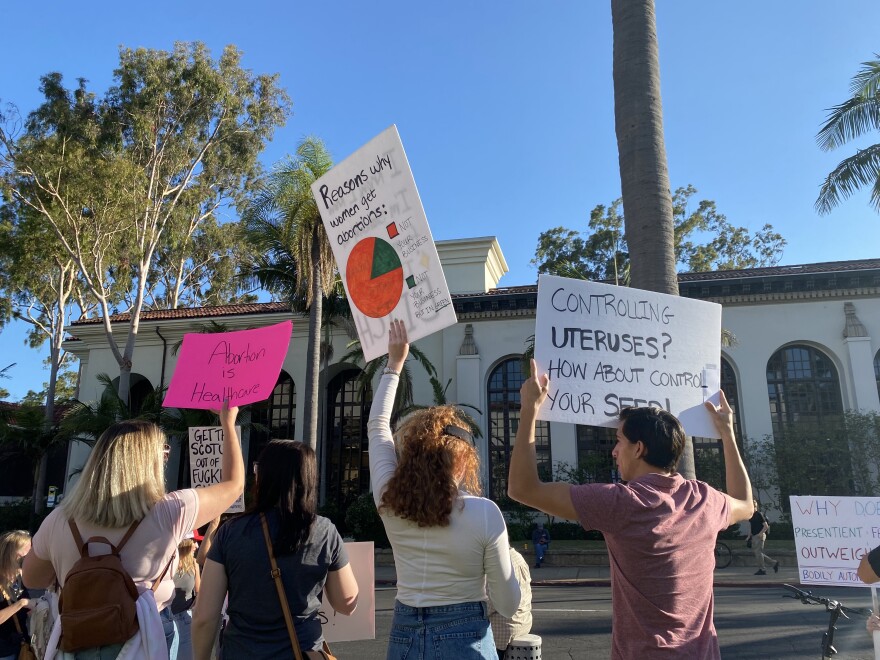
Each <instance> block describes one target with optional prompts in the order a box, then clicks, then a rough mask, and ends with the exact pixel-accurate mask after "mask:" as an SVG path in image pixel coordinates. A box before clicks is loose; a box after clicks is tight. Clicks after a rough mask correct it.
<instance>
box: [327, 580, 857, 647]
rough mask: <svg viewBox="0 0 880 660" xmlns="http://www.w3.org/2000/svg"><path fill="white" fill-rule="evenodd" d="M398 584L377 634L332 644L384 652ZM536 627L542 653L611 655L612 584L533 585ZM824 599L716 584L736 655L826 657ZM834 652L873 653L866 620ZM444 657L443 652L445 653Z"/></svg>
mask: <svg viewBox="0 0 880 660" xmlns="http://www.w3.org/2000/svg"><path fill="white" fill-rule="evenodd" d="M813 592H814V593H815V594H816V595H821V596H825V597H826V598H833V599H837V600H840V601H842V602H843V603H844V604H845V605H847V606H849V607H853V608H864V607H869V606H870V604H871V603H870V592H869V591H868V590H867V589H840V588H838V589H824V588H817V589H814V590H813ZM395 593H396V590H395V589H393V588H386V589H378V590H377V592H376V639H375V640H368V641H359V642H345V643H335V644H333V652H334V653H335V654H336V655H338V656H339V657H340V658H341V660H347V659H348V658H356V659H357V660H374V659H376V660H379V659H384V658H385V648H386V640H387V638H388V630H389V628H390V625H391V615H392V607H393V604H394V596H395ZM532 598H533V600H532V608H533V609H532V617H533V620H534V624H533V626H532V632H533V633H535V634H537V635H540V636H541V637H542V639H543V648H542V657H543V658H547V659H551V660H556V659H557V658H563V659H568V658H573V659H574V658H576V659H581V658H585V659H586V658H608V657H609V656H610V653H611V591H610V589H609V588H608V587H595V586H589V587H584V586H577V587H562V586H560V587H538V586H536V587H533V588H532ZM828 619H829V617H828V613H827V612H826V611H825V609H824V608H823V607H822V606H818V605H804V604H802V603H801V602H800V601H798V600H794V599H791V598H783V590H782V589H777V588H766V587H765V588H733V587H731V588H716V590H715V627H716V628H717V629H718V636H719V639H720V642H721V655H722V657H723V658H730V659H739V658H743V659H751V658H754V659H759V658H760V659H761V660H788V659H791V660H795V659H796V660H804V659H807V660H809V659H810V658H816V659H820V658H821V642H822V634H823V632H825V630H826V628H827V626H828ZM834 646H835V647H836V648H837V650H838V654H837V655H836V656H834V657H835V659H836V660H856V659H859V660H874V650H873V643H872V641H871V638H870V637H869V636H868V633H867V632H866V631H865V620H864V619H863V618H858V619H851V620H847V619H843V618H841V619H840V620H839V621H838V624H837V631H836V633H835V635H834ZM444 660H445V659H444Z"/></svg>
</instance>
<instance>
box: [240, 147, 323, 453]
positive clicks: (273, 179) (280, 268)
mask: <svg viewBox="0 0 880 660" xmlns="http://www.w3.org/2000/svg"><path fill="white" fill-rule="evenodd" d="M332 166H333V161H332V159H331V158H330V154H329V153H328V152H327V149H326V147H325V146H324V143H323V142H321V141H320V140H318V139H317V138H313V137H309V138H306V139H304V140H303V141H302V142H301V143H300V145H299V147H297V150H296V154H295V155H294V156H293V157H291V158H288V159H287V160H286V161H284V162H282V163H280V164H278V165H277V166H276V167H275V169H274V171H273V172H272V173H271V175H270V176H269V177H267V178H266V179H265V180H264V181H262V182H261V184H260V188H259V190H258V191H257V193H256V195H254V197H253V198H252V200H251V201H250V203H249V205H248V207H247V209H246V210H245V213H244V215H243V221H244V224H245V235H246V237H247V240H248V242H249V243H250V244H251V246H252V248H253V254H254V257H253V259H254V260H253V264H252V266H251V270H250V272H251V277H252V278H253V279H254V280H256V281H257V282H259V284H260V285H261V286H263V287H264V288H265V289H267V290H269V291H272V292H273V293H275V294H276V295H280V296H282V297H283V298H284V299H286V300H288V301H289V302H290V305H291V309H293V310H294V311H300V310H302V309H308V310H309V344H308V350H307V361H306V386H305V395H304V399H305V409H304V411H303V420H304V427H305V429H304V432H303V442H306V443H308V444H309V446H311V447H312V448H315V447H317V444H318V377H319V374H320V368H321V327H322V321H323V303H324V298H325V296H329V295H330V294H331V293H333V292H334V291H335V283H336V278H337V274H336V261H335V260H334V259H333V251H332V249H331V247H330V241H329V240H328V239H327V232H326V231H325V230H324V223H323V222H322V221H321V214H320V212H319V211H318V206H317V204H316V202H315V198H314V196H313V195H312V189H311V186H312V183H314V182H315V181H316V180H317V179H319V178H320V177H321V176H323V175H324V173H326V172H327V171H328V170H329V169H330V168H331V167H332Z"/></svg>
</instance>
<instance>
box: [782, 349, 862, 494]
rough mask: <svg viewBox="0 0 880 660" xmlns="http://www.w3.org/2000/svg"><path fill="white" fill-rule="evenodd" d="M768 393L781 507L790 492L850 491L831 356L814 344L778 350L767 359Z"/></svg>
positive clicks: (848, 461)
mask: <svg viewBox="0 0 880 660" xmlns="http://www.w3.org/2000/svg"><path fill="white" fill-rule="evenodd" d="M767 392H768V395H769V401H770V413H771V416H772V420H773V456H772V458H773V459H774V461H773V462H774V463H775V465H776V473H777V475H778V486H779V492H780V496H781V504H782V507H783V510H788V497H789V495H804V494H809V495H832V494H833V495H850V494H851V493H852V489H853V465H852V460H851V457H850V445H849V441H848V438H847V435H848V434H847V433H846V429H845V427H844V424H843V400H842V398H841V396H840V381H839V379H838V375H837V369H836V368H835V367H834V364H833V363H832V361H831V359H830V358H829V357H828V356H827V355H825V354H824V353H823V352H822V351H820V350H818V349H816V348H813V347H812V346H806V345H795V346H786V347H785V348H782V349H780V350H778V351H777V352H776V353H774V354H773V356H772V357H771V358H770V360H769V361H768V362H767Z"/></svg>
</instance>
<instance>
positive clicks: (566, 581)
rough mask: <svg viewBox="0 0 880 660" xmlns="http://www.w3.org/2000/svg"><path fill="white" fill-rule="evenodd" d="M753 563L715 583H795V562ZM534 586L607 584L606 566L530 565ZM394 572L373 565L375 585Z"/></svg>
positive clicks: (721, 574)
mask: <svg viewBox="0 0 880 660" xmlns="http://www.w3.org/2000/svg"><path fill="white" fill-rule="evenodd" d="M756 570H757V569H756V568H755V567H754V566H728V567H727V568H723V569H716V571H715V576H714V585H715V586H716V587H772V588H774V589H779V588H782V585H783V584H792V585H797V584H798V574H797V566H780V567H779V572H778V573H774V572H773V569H772V568H771V569H769V570H768V572H767V575H755V574H754V573H755V571H756ZM531 571H532V585H534V586H581V587H607V586H608V585H609V584H610V583H611V581H610V568H609V567H608V566H547V565H544V566H542V567H541V568H533V569H531ZM396 583H397V574H396V572H395V569H394V566H393V565H390V566H388V565H384V566H383V565H377V566H376V586H377V587H393V586H394V585H395V584H396Z"/></svg>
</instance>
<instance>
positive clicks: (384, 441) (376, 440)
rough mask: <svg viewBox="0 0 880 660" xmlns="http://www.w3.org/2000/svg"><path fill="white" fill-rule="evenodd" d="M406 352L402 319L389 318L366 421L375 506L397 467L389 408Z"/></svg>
mask: <svg viewBox="0 0 880 660" xmlns="http://www.w3.org/2000/svg"><path fill="white" fill-rule="evenodd" d="M408 354H409V341H408V340H407V337H406V326H405V325H404V324H403V321H391V325H390V328H389V332H388V363H387V365H386V370H387V371H388V372H393V373H385V374H383V375H382V379H381V380H380V381H379V387H378V389H377V390H376V394H375V396H374V397H373V405H372V407H371V408H370V420H369V422H367V437H368V438H369V441H370V479H371V480H372V482H373V500H374V501H375V502H376V506H379V502H381V500H382V493H384V492H385V485H386V484H387V483H388V480H389V479H391V477H392V476H393V475H394V472H395V470H397V452H396V450H395V449H394V436H393V435H392V434H391V410H392V408H393V407H394V395H395V394H396V393H397V384H398V382H399V380H400V370H401V369H403V363H404V362H406V356H407V355H408Z"/></svg>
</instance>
